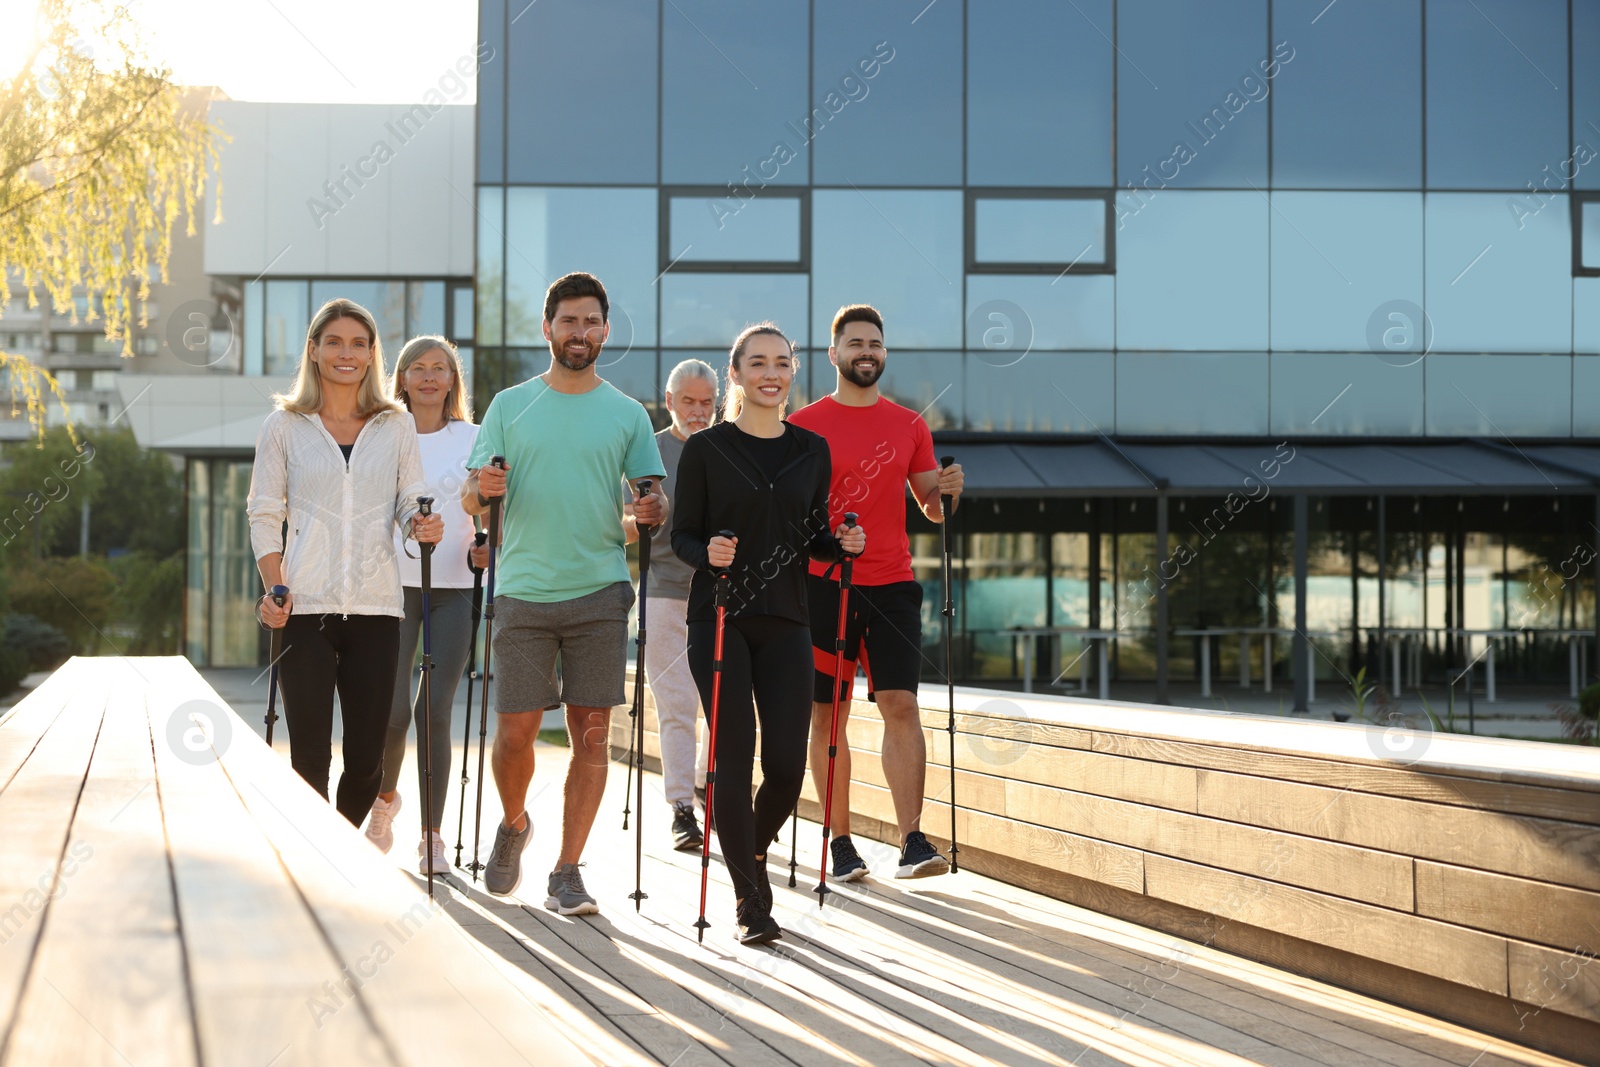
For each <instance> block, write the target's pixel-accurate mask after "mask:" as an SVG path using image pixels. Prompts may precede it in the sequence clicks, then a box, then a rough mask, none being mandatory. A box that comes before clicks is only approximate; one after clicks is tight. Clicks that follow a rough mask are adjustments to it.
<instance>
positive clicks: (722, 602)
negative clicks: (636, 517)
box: [694, 530, 734, 943]
mask: <svg viewBox="0 0 1600 1067" xmlns="http://www.w3.org/2000/svg"><path fill="white" fill-rule="evenodd" d="M718 536H720V537H726V538H727V539H728V540H730V541H732V540H734V536H733V531H732V530H722V531H719V533H718ZM731 596H732V588H731V583H730V582H729V580H728V568H726V567H723V568H722V569H721V570H719V571H717V634H716V639H715V640H714V641H713V642H712V645H711V732H710V734H709V736H707V737H706V832H705V835H704V836H703V837H702V838H701V839H700V918H698V919H696V920H695V924H694V926H695V940H696V941H699V942H702V943H704V941H705V939H706V930H707V929H709V928H710V926H711V924H710V923H708V922H706V882H707V881H708V880H709V879H710V877H711V827H712V816H711V801H712V792H713V791H714V790H715V789H716V785H717V709H718V708H719V707H720V706H721V704H722V633H723V631H724V630H725V629H726V628H727V624H728V600H729V599H730V598H731Z"/></svg>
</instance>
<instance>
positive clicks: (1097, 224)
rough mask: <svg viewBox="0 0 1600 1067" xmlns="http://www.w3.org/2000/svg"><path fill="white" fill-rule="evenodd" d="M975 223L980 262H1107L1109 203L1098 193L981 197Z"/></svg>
mask: <svg viewBox="0 0 1600 1067" xmlns="http://www.w3.org/2000/svg"><path fill="white" fill-rule="evenodd" d="M973 221H974V228H975V229H976V230H977V232H976V233H975V234H974V235H973V249H974V256H975V258H976V259H977V261H978V262H979V263H1078V264H1093V263H1104V262H1105V261H1106V202H1105V201H1104V200H1102V199H1100V198H1099V197H1095V198H1094V199H1092V200H1090V199H1071V200H1069V199H1061V198H1049V199H1046V198H1026V199H1025V198H1009V197H1008V198H1004V199H983V198H980V199H978V200H977V202H976V203H975V204H974V220H973Z"/></svg>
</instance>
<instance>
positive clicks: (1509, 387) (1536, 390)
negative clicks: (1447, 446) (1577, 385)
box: [1422, 354, 1574, 440]
mask: <svg viewBox="0 0 1600 1067" xmlns="http://www.w3.org/2000/svg"><path fill="white" fill-rule="evenodd" d="M1573 358H1574V357H1572V356H1533V355H1492V356H1488V355H1437V354H1436V355H1432V356H1429V357H1428V358H1427V359H1425V360H1423V361H1422V365H1423V367H1424V368H1426V369H1425V371H1424V373H1425V375H1426V382H1427V400H1428V433H1430V434H1435V435H1438V436H1452V437H1454V436H1465V437H1492V438H1495V439H1496V440H1501V439H1504V438H1506V437H1516V436H1518V435H1523V436H1527V437H1566V436H1568V435H1569V434H1571V433H1572V417H1571V414H1570V411H1571V409H1570V405H1568V404H1567V403H1566V400H1567V397H1568V395H1569V394H1570V391H1571V389H1572V360H1573ZM1553 398H1559V402H1557V403H1552V402H1551V401H1552V399H1553Z"/></svg>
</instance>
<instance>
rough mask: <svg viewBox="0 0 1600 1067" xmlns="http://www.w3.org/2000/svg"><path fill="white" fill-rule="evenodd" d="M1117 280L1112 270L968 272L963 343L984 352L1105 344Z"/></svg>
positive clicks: (1113, 318) (1111, 334)
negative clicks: (1017, 273)
mask: <svg viewBox="0 0 1600 1067" xmlns="http://www.w3.org/2000/svg"><path fill="white" fill-rule="evenodd" d="M1116 326H1117V280H1116V277H1115V276H1113V275H1110V274H1068V275H1065V276H1057V277H1051V276H1050V275H1041V274H1020V275H1013V274H969V275H968V276H967V347H968V348H975V349H983V350H985V351H988V352H1006V351H1012V352H1015V351H1019V350H1021V351H1034V352H1038V351H1042V350H1046V349H1052V348H1055V349H1060V348H1083V349H1091V350H1098V349H1109V348H1112V347H1114V346H1115V345H1116Z"/></svg>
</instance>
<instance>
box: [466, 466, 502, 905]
mask: <svg viewBox="0 0 1600 1067" xmlns="http://www.w3.org/2000/svg"><path fill="white" fill-rule="evenodd" d="M489 465H490V466H491V467H504V466H505V465H506V458H505V457H504V456H494V457H492V458H491V459H490V460H489ZM504 499H505V498H504V497H498V496H497V497H491V498H490V500H489V567H488V572H489V576H488V578H487V580H486V581H485V582H484V595H483V693H482V697H481V703H480V704H479V706H478V803H477V806H476V807H475V808H473V810H472V867H471V870H472V880H473V881H474V882H476V881H477V880H478V872H479V871H481V870H483V868H484V865H483V864H482V863H479V862H478V841H479V839H480V838H481V836H482V834H483V749H484V746H485V744H487V741H488V736H489V663H490V655H491V653H493V651H494V567H495V563H496V561H498V560H499V558H500V505H501V503H502V502H503V501H504Z"/></svg>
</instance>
